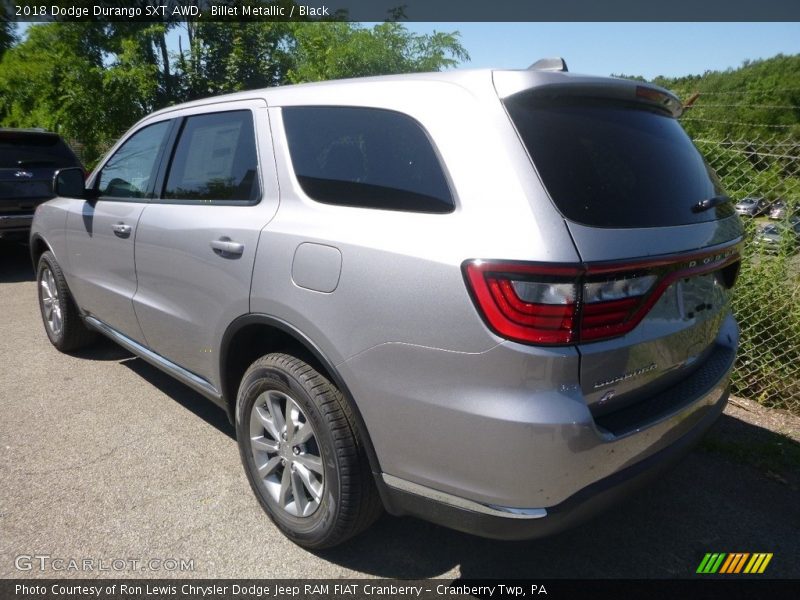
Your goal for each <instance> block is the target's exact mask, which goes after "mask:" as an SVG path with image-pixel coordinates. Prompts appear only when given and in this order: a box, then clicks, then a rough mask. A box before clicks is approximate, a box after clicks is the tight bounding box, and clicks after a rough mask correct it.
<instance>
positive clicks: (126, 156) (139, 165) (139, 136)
mask: <svg viewBox="0 0 800 600" xmlns="http://www.w3.org/2000/svg"><path fill="white" fill-rule="evenodd" d="M169 125H170V124H169V121H162V122H160V123H156V124H155V125H149V126H148V127H145V128H144V129H141V130H139V131H137V132H136V133H134V134H133V135H132V136H131V137H130V138H128V140H127V141H126V142H125V143H124V144H123V145H122V146H121V147H120V148H119V149H118V150H117V151H116V152H115V153H114V155H113V156H112V157H111V158H110V159H109V160H108V162H107V163H106V164H105V165H104V166H103V169H102V170H101V171H100V174H99V175H98V177H97V188H98V190H99V191H100V195H102V196H111V197H114V198H144V197H146V196H147V194H148V191H149V187H150V182H151V181H152V179H153V177H154V176H155V172H156V167H157V164H156V159H157V158H158V155H159V153H160V151H161V149H162V146H163V145H164V142H165V141H166V136H167V132H168V131H169Z"/></svg>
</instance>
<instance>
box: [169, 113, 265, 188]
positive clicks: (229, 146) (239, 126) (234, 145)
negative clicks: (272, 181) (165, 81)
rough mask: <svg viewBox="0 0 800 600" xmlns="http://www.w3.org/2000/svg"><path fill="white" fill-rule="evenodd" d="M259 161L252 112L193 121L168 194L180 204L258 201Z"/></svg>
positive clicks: (171, 173) (183, 137)
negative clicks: (209, 201)
mask: <svg viewBox="0 0 800 600" xmlns="http://www.w3.org/2000/svg"><path fill="white" fill-rule="evenodd" d="M257 169H258V160H257V158H256V140H255V134H254V131H253V116H252V114H251V113H250V111H249V110H240V111H232V112H223V113H214V114H209V115H198V116H195V117H189V118H188V119H186V122H185V124H184V126H183V131H182V132H181V135H180V139H179V141H178V146H177V148H176V149H175V154H174V156H173V158H172V165H171V166H170V170H169V177H167V185H166V189H165V190H164V197H165V198H173V199H179V200H251V201H252V200H257V199H258V198H259V196H260V195H261V193H260V191H259V183H258V173H257Z"/></svg>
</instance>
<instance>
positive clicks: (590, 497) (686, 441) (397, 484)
mask: <svg viewBox="0 0 800 600" xmlns="http://www.w3.org/2000/svg"><path fill="white" fill-rule="evenodd" d="M727 400H728V386H727V385H725V386H724V387H723V388H721V389H720V387H719V386H715V388H714V389H713V390H712V391H711V392H709V394H707V395H706V396H705V397H704V398H702V399H701V400H700V401H701V402H708V403H709V410H708V411H706V413H705V414H704V416H703V417H702V418H701V419H700V420H699V421H697V422H696V423H695V424H694V426H693V427H692V429H691V430H689V431H688V432H687V433H685V434H684V435H683V436H682V437H681V438H680V439H678V440H676V441H674V442H673V443H672V444H670V445H669V446H667V447H665V448H663V449H662V450H659V451H658V452H656V453H654V454H651V455H650V456H648V457H647V458H644V459H642V460H641V461H639V462H637V463H635V464H633V465H631V466H629V467H626V468H624V469H622V470H620V471H617V472H616V473H613V474H612V475H609V476H607V477H605V478H603V479H600V480H599V481H596V482H594V483H592V484H590V485H589V486H587V487H585V488H583V489H582V490H580V491H578V492H577V493H575V494H573V495H572V496H570V497H569V498H568V499H566V500H564V501H563V502H561V503H559V504H557V505H555V506H550V507H548V508H546V509H517V510H511V509H508V508H504V507H495V506H472V507H469V506H464V503H463V501H461V499H458V498H456V497H447V496H446V495H445V496H444V497H443V496H441V495H440V494H437V493H436V492H434V491H433V490H430V492H431V493H428V492H427V491H425V490H424V489H420V487H419V486H414V485H413V484H412V485H411V486H409V485H406V484H405V483H404V482H402V480H400V481H398V480H396V479H394V478H388V479H387V478H384V482H383V483H384V484H385V485H384V486H382V487H383V501H384V505H385V506H386V509H387V510H388V511H389V512H390V513H391V514H394V515H396V516H403V515H409V516H415V517H419V518H422V519H425V520H427V521H431V522H433V523H437V524H439V525H443V526H445V527H449V528H451V529H455V530H458V531H464V532H466V533H471V534H474V535H479V536H481V537H487V538H494V539H502V540H524V539H533V538H538V537H544V536H547V535H551V534H554V533H558V532H559V531H562V530H564V529H568V528H570V527H573V526H575V525H578V524H580V523H582V522H584V521H586V520H588V519H590V518H591V517H593V516H595V515H596V514H598V513H600V512H602V511H604V510H606V509H608V508H609V507H611V506H613V505H615V504H617V503H618V502H620V501H621V500H622V499H623V498H625V497H626V496H628V495H629V494H631V493H633V492H634V491H636V490H637V489H639V488H641V487H643V486H645V485H646V484H648V483H650V482H652V481H653V480H655V479H656V478H657V477H658V476H659V474H661V473H662V472H664V471H665V470H667V469H668V468H669V467H671V466H672V465H673V464H675V463H676V462H678V461H679V460H680V459H681V458H682V457H683V456H684V455H686V454H687V453H688V452H689V451H690V450H691V449H692V448H693V447H694V445H695V444H696V443H697V442H698V441H699V440H700V439H701V438H702V437H703V435H704V434H705V432H706V431H707V430H708V429H709V428H710V427H711V425H713V424H714V422H715V421H716V420H717V418H718V417H719V416H720V414H722V411H723V409H724V408H725V405H726V404H727ZM459 504H460V506H459ZM503 513H505V514H503Z"/></svg>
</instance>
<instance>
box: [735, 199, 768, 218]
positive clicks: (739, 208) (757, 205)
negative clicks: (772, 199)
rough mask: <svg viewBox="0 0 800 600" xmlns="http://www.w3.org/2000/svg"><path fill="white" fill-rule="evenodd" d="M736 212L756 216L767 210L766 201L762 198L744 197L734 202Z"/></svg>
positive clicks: (746, 215)
mask: <svg viewBox="0 0 800 600" xmlns="http://www.w3.org/2000/svg"><path fill="white" fill-rule="evenodd" d="M735 209H736V212H737V214H739V215H742V216H745V217H757V216H758V215H761V214H763V213H764V211H766V210H767V202H766V200H764V198H744V199H743V200H741V201H739V202H737V203H736V206H735Z"/></svg>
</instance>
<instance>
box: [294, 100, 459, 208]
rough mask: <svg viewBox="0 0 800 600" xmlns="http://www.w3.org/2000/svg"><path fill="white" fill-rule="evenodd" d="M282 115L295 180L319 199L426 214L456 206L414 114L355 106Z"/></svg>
mask: <svg viewBox="0 0 800 600" xmlns="http://www.w3.org/2000/svg"><path fill="white" fill-rule="evenodd" d="M282 113H283V123H284V127H285V129H286V137H287V139H288V142H289V152H290V154H291V158H292V165H293V167H294V172H295V175H296V177H297V180H298V182H299V183H300V186H301V187H302V188H303V191H304V192H305V193H306V195H307V196H309V197H310V198H312V199H313V200H316V201H318V202H323V203H326V204H337V205H341V206H357V207H363V208H375V209H383V210H401V211H410V212H424V213H448V212H451V211H452V210H453V209H454V207H455V204H454V202H453V197H452V195H451V193H450V188H449V186H448V184H447V179H446V177H445V175H444V172H443V170H442V167H441V164H440V163H439V159H438V157H437V155H436V152H435V151H434V149H433V146H432V145H431V142H430V140H429V139H428V136H427V134H426V132H425V130H424V129H423V128H422V126H421V125H420V124H419V123H417V121H415V120H414V119H412V118H411V117H409V116H407V115H404V114H402V113H398V112H394V111H389V110H380V109H374V108H354V107H288V108H284V109H283V110H282Z"/></svg>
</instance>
